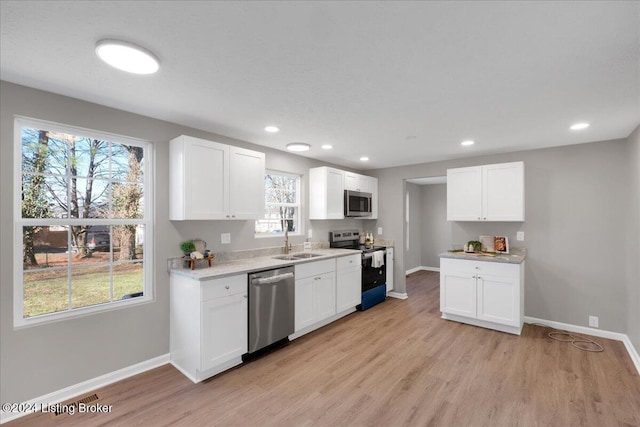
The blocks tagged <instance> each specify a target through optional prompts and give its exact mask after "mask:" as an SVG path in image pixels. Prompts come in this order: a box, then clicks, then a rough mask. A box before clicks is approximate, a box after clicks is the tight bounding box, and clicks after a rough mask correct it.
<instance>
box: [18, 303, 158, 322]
mask: <svg viewBox="0 0 640 427" xmlns="http://www.w3.org/2000/svg"><path fill="white" fill-rule="evenodd" d="M153 301H154V298H153V297H152V296H142V297H137V298H130V299H128V300H121V301H116V302H111V303H104V304H98V305H94V306H90V307H81V308H75V309H72V310H68V311H61V312H58V313H48V314H41V315H38V316H34V317H27V318H24V319H14V322H13V329H14V330H18V329H25V328H30V327H33V326H38V325H47V324H50V323H56V322H60V321H63V320H71V319H76V318H79V317H84V316H89V315H93V314H98V313H105V312H108V311H113V310H120V309H123V308H128V307H133V306H138V305H142V304H147V303H150V302H153Z"/></svg>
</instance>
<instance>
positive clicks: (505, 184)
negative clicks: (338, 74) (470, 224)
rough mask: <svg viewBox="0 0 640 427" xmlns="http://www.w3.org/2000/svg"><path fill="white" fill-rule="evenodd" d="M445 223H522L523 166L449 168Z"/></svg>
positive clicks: (517, 163)
mask: <svg viewBox="0 0 640 427" xmlns="http://www.w3.org/2000/svg"><path fill="white" fill-rule="evenodd" d="M447 220H449V221H524V163H523V162H512V163H500V164H494V165H483V166H473V167H467V168H457V169H448V170H447Z"/></svg>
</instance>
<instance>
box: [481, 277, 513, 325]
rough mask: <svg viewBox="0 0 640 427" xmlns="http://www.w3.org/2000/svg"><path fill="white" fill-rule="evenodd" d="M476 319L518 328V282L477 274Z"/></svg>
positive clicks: (506, 278) (507, 278)
mask: <svg viewBox="0 0 640 427" xmlns="http://www.w3.org/2000/svg"><path fill="white" fill-rule="evenodd" d="M477 280H478V281H477V284H478V312H477V318H478V319H482V320H487V321H489V322H495V323H501V324H504V325H511V326H520V314H519V310H520V293H519V285H520V284H519V282H518V280H516V279H512V278H509V277H501V276H493V275H488V274H479V275H478V277H477Z"/></svg>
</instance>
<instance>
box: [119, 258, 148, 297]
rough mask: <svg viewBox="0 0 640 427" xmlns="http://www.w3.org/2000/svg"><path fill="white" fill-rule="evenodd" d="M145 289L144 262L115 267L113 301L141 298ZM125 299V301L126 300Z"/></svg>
mask: <svg viewBox="0 0 640 427" xmlns="http://www.w3.org/2000/svg"><path fill="white" fill-rule="evenodd" d="M143 289H144V271H143V263H142V262H134V263H130V262H128V263H122V264H115V265H114V266H113V300H114V301H116V300H120V299H123V297H125V296H126V298H135V297H136V296H141V295H139V294H141V293H142V291H143ZM126 298H125V299H126Z"/></svg>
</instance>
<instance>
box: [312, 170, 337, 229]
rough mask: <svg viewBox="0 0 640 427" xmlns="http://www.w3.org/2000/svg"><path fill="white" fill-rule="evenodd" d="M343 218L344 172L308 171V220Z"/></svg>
mask: <svg viewBox="0 0 640 427" xmlns="http://www.w3.org/2000/svg"><path fill="white" fill-rule="evenodd" d="M342 218H344V171H342V170H340V169H334V168H329V167H326V166H323V167H319V168H311V169H309V219H342Z"/></svg>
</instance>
